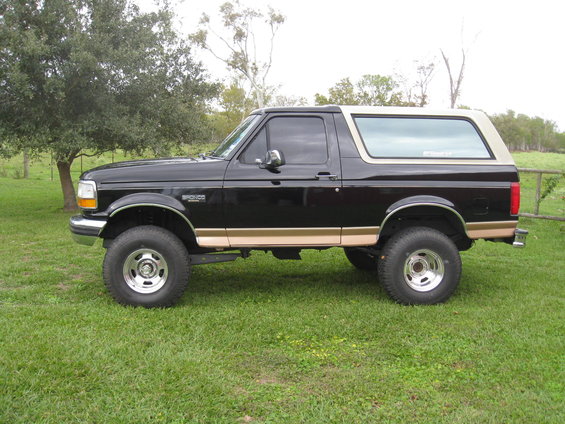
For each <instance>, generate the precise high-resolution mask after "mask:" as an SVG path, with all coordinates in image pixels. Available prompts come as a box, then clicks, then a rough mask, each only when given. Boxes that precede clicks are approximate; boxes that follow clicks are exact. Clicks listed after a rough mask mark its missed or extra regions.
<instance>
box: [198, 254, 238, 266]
mask: <svg viewBox="0 0 565 424" xmlns="http://www.w3.org/2000/svg"><path fill="white" fill-rule="evenodd" d="M189 257H190V264H191V265H204V264H216V263H218V262H230V261H235V260H236V259H237V258H242V257H243V255H242V254H241V253H205V254H202V255H189Z"/></svg>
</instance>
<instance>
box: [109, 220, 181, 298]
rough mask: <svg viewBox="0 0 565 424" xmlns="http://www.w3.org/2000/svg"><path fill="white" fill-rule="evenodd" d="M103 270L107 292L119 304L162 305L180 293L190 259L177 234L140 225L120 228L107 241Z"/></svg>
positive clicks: (177, 296)
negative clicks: (116, 234)
mask: <svg viewBox="0 0 565 424" xmlns="http://www.w3.org/2000/svg"><path fill="white" fill-rule="evenodd" d="M103 274H104V282H105V284H106V287H107V288H108V290H109V292H110V293H111V294H112V296H113V297H114V299H115V300H116V301H117V302H119V303H121V304H122V305H131V306H143V307H146V308H164V307H168V306H172V305H173V304H174V303H175V302H176V301H178V299H179V298H180V297H181V296H182V295H183V293H184V291H185V289H186V287H187V285H188V280H189V278H190V261H189V256H188V252H187V250H186V248H185V246H184V244H183V243H182V242H181V241H180V239H179V238H178V237H177V236H175V235H174V234H173V233H171V232H170V231H168V230H165V229H163V228H160V227H156V226H151V225H144V226H139V227H134V228H131V229H129V230H127V231H124V232H123V233H122V234H120V235H119V236H118V237H116V239H115V240H114V241H113V242H112V243H111V244H110V246H109V247H108V250H107V251H106V256H105V257H104V265H103Z"/></svg>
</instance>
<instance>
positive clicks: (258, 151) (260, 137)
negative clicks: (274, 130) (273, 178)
mask: <svg viewBox="0 0 565 424" xmlns="http://www.w3.org/2000/svg"><path fill="white" fill-rule="evenodd" d="M267 150H268V149H267V129H266V126H265V127H263V129H262V130H261V131H259V134H257V135H256V136H255V138H254V139H253V140H252V141H251V143H249V146H247V148H246V149H245V151H244V152H243V154H242V155H241V157H240V158H239V160H240V162H242V163H250V164H251V163H255V161H256V160H257V159H261V160H264V159H265V155H266V154H267Z"/></svg>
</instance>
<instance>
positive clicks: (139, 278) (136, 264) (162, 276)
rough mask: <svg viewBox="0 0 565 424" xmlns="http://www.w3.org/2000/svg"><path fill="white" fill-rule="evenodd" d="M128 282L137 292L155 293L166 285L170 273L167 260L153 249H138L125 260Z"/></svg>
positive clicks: (126, 279)
mask: <svg viewBox="0 0 565 424" xmlns="http://www.w3.org/2000/svg"><path fill="white" fill-rule="evenodd" d="M123 275H124V280H125V282H126V284H127V285H128V286H129V288H130V289H132V290H133V291H135V292H137V293H143V294H149V293H154V292H156V291H157V290H159V289H160V288H161V287H163V286H164V285H165V282H166V281H167V275H168V267H167V261H165V259H164V258H163V255H161V254H160V253H159V252H157V251H155V250H152V249H138V250H136V251H135V252H133V253H131V254H130V255H129V256H128V257H127V259H126V260H125V262H124V268H123Z"/></svg>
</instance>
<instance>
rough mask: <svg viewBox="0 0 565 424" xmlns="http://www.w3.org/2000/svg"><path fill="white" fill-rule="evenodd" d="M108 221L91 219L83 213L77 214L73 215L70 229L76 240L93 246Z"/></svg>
mask: <svg viewBox="0 0 565 424" xmlns="http://www.w3.org/2000/svg"><path fill="white" fill-rule="evenodd" d="M106 222H107V221H106V220H105V219H102V220H101V219H89V218H85V217H84V216H82V215H75V216H73V217H71V220H70V222H69V229H70V230H71V234H72V236H73V240H74V241H75V242H77V243H79V244H84V245H86V246H92V245H93V244H94V242H95V241H96V239H97V238H98V236H99V235H100V233H101V232H102V230H103V229H104V227H105V226H106Z"/></svg>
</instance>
